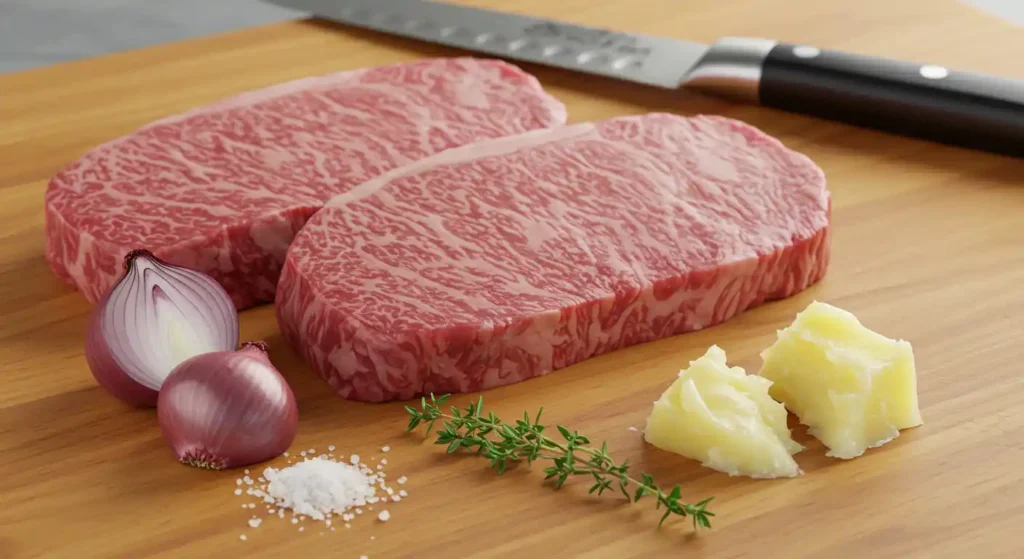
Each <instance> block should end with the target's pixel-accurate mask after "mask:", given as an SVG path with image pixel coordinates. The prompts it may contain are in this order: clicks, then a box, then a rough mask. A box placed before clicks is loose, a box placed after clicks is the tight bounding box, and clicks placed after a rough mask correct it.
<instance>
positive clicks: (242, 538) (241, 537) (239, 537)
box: [238, 534, 246, 542]
mask: <svg viewBox="0 0 1024 559" xmlns="http://www.w3.org/2000/svg"><path fill="white" fill-rule="evenodd" d="M238 539H240V540H242V541H243V542H244V541H245V540H246V537H245V534H242V535H241V536H238Z"/></svg>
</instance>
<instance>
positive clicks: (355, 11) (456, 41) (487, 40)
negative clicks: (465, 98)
mask: <svg viewBox="0 0 1024 559" xmlns="http://www.w3.org/2000/svg"><path fill="white" fill-rule="evenodd" d="M267 1H268V2H270V3H273V4H277V5H279V6H283V7H287V8H293V9H296V10H300V11H303V12H308V13H311V14H313V15H317V16H320V17H322V18H324V19H328V20H334V21H338V22H342V23H346V24H350V25H354V26H358V27H362V28H366V29H372V30H375V31H382V32H385V33H389V34H393V35H399V36H403V37H409V38H413V39H419V40H423V41H428V42H431V43H438V44H442V45H448V46H452V47H457V48H462V49H467V50H471V51H476V52H481V53H486V54H489V55H492V56H496V57H501V58H507V59H515V60H522V61H526V62H533V63H537V64H543V65H545V66H554V67H559V68H565V69H568V70H574V71H578V72H586V73H589V74H597V75H601V76H607V77H611V78H618V79H623V80H628V81H634V82H639V83H644V84H648V85H653V86H657V87H664V88H673V89H674V88H677V87H679V86H680V84H681V83H682V81H683V79H684V78H685V77H686V76H687V74H688V73H689V72H690V70H691V69H692V68H693V67H694V66H696V64H697V63H698V62H699V61H700V60H701V58H702V57H703V56H704V55H705V54H706V53H707V51H708V45H704V44H701V43H692V42H688V41H681V40H676V39H669V38H664V37H652V36H647V35H639V34H634V33H619V32H615V31H610V30H607V29H599V28H594V27H585V26H582V25H574V24H571V23H565V22H560V21H553V20H548V19H541V18H535V17H528V16H522V15H517V14H508V13H502V12H497V11H491V10H484V9H480V8H472V7H468V6H458V5H453V4H444V3H440V2H424V1H416V0H267Z"/></svg>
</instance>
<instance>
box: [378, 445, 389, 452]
mask: <svg viewBox="0 0 1024 559" xmlns="http://www.w3.org/2000/svg"><path fill="white" fill-rule="evenodd" d="M380 450H381V452H388V451H390V450H391V447H390V446H384V447H381V449H380Z"/></svg>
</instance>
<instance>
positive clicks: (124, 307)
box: [85, 249, 238, 406]
mask: <svg viewBox="0 0 1024 559" xmlns="http://www.w3.org/2000/svg"><path fill="white" fill-rule="evenodd" d="M236 347H238V312H237V311H236V310H235V306H234V304H233V303H232V302H231V297H229V296H228V294H227V292H226V291H225V290H224V288H223V287H221V285H220V284H219V283H217V281H216V280H214V279H213V278H211V277H210V276H207V275H206V274H203V273H201V272H198V271H195V270H190V269H188V268H184V267H181V266H175V265H172V264H168V263H167V262H164V261H163V260H161V259H159V258H157V257H156V256H154V255H153V254H152V253H151V252H149V251H147V250H141V249H140V250H133V251H131V252H129V253H128V254H127V255H126V256H125V259H124V275H123V276H122V277H121V280H120V281H118V283H117V284H116V285H115V286H114V287H113V288H112V289H111V290H110V291H109V292H108V293H107V294H106V295H105V296H104V297H103V299H101V300H100V301H99V302H98V303H97V304H96V306H95V307H94V308H93V310H92V315H91V317H90V318H89V325H88V329H87V331H86V339H85V359H86V362H87V363H88V364H89V370H91V371H92V374H93V376H94V377H95V378H96V381H97V382H98V383H99V384H100V386H102V387H103V388H105V389H106V390H107V391H108V392H110V393H111V394H113V395H114V396H116V397H117V398H120V399H121V400H123V401H125V402H127V403H129V404H133V405H136V406H154V405H156V402H157V393H158V391H159V390H160V385H161V384H162V383H163V382H164V378H166V377H167V375H168V374H170V372H171V370H172V369H174V367H175V366H177V365H178V364H179V363H181V362H182V361H184V360H185V359H188V358H189V357H192V356H194V355H199V354H202V353H207V352H211V351H224V350H233V349H235V348H236Z"/></svg>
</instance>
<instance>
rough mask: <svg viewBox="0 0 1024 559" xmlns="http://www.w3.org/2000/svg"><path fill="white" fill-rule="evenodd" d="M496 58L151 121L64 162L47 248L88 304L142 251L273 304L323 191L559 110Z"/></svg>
mask: <svg viewBox="0 0 1024 559" xmlns="http://www.w3.org/2000/svg"><path fill="white" fill-rule="evenodd" d="M565 117H566V115H565V108H564V106H563V105H562V104H561V103H560V102H558V101H557V100H555V99H554V98H552V97H550V96H549V95H547V94H546V93H544V91H543V90H542V89H541V86H540V84H539V83H538V81H537V80H536V79H535V78H534V77H533V76H531V75H529V74H527V73H525V72H523V71H522V70H520V69H518V68H516V67H515V66H512V65H510V64H507V63H505V62H500V61H497V60H477V59H472V58H453V59H436V60H426V61H420V62H413V63H408V64H399V65H393V66H385V67H379V68H370V69H361V70H356V71H347V72H341V73H335V74H330V75H326V76H319V77H313V78H307V79H301V80H297V81H292V82H288V83H284V84H279V85H275V86H272V87H268V88H265V89H262V90H257V91H252V92H247V93H243V94H241V95H237V96H234V97H231V98H229V99H225V100H222V101H220V102H217V103H215V104H213V105H210V106H207V107H203V108H200V109H197V110H193V111H190V112H188V113H185V114H182V115H179V116H175V117H171V118H167V119H164V120H160V121H158V122H155V123H152V124H150V125H148V126H146V127H144V128H142V129H140V130H138V131H136V132H134V133H132V134H129V135H127V136H124V137H121V138H118V139H115V140H113V141H111V142H109V143H107V144H104V145H102V146H99V147H97V148H95V149H93V150H91V151H90V152H89V153H87V154H86V155H85V156H84V157H83V158H82V159H80V160H79V161H77V162H75V163H74V164H72V165H70V166H69V167H68V168H66V169H64V170H62V171H61V172H60V173H59V174H57V175H56V176H55V177H54V178H53V179H52V181H51V182H50V186H49V189H48V190H47V193H46V236H47V247H46V256H47V259H48V260H49V262H50V264H51V266H52V268H53V270H54V271H55V272H56V273H57V274H58V275H59V276H61V277H62V278H64V279H65V280H67V281H68V282H70V283H71V284H72V285H74V286H76V287H78V288H79V289H80V290H81V291H82V292H83V293H84V294H85V296H86V298H87V299H89V300H90V301H96V300H97V299H98V298H99V297H100V296H101V295H103V294H104V293H105V292H106V291H107V290H108V289H109V288H110V287H111V285H112V284H113V283H114V282H115V281H116V280H117V278H118V277H120V274H121V261H122V258H123V256H124V255H125V253H127V252H128V251H129V250H131V249H135V248H147V249H149V250H150V251H152V252H153V253H155V254H156V255H157V256H160V257H161V258H163V259H164V260H167V261H168V262H172V263H175V264H179V265H182V266H188V267H190V268H193V269H196V270H200V271H202V272H206V273H208V274H210V275H212V276H213V277H214V278H215V279H216V280H217V281H219V282H220V283H221V284H222V285H223V286H224V287H225V289H227V290H228V293H230V294H231V296H232V298H233V299H234V302H235V305H236V306H237V307H238V308H239V309H244V308H246V307H249V306H252V305H254V304H257V303H261V302H266V301H272V300H273V296H274V289H275V287H276V285H277V279H278V275H279V274H280V269H281V264H282V262H283V260H284V256H285V251H286V250H287V248H288V245H289V244H290V243H291V240H292V238H293V237H294V236H295V232H296V231H298V230H299V228H300V227H302V225H303V223H305V222H306V220H307V219H309V217H310V216H311V215H313V213H315V212H316V211H317V210H319V209H320V207H321V206H322V205H323V203H324V202H325V201H326V200H328V199H330V197H331V196H333V195H336V194H339V193H342V192H345V191H346V190H348V189H349V188H350V187H351V186H353V185H357V184H361V183H363V182H366V180H367V179H370V178H372V177H375V176H378V175H380V174H381V173H383V172H384V171H387V170H389V169H392V168H394V167H397V166H400V165H403V164H405V163H408V162H410V161H413V160H416V159H419V158H421V157H424V156H427V155H430V154H433V153H435V152H438V151H440V150H443V149H447V148H450V147H453V146H458V145H462V144H466V143H469V142H473V141H476V140H480V139H484V138H493V137H498V136H504V135H508V134H515V133H520V132H525V131H528V130H533V129H538V128H545V127H549V126H556V125H560V124H563V123H564V122H565Z"/></svg>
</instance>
